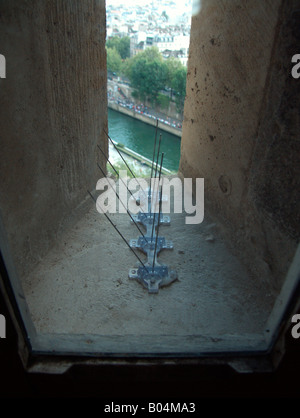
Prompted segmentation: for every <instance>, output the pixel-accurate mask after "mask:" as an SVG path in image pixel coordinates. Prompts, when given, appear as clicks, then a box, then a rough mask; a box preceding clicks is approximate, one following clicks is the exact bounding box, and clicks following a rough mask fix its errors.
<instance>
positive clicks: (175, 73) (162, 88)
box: [106, 37, 187, 112]
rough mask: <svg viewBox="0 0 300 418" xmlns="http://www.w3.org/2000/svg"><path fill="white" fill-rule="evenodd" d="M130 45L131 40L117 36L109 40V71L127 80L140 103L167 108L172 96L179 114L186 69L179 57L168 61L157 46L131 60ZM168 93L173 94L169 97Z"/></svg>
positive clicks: (184, 87)
mask: <svg viewBox="0 0 300 418" xmlns="http://www.w3.org/2000/svg"><path fill="white" fill-rule="evenodd" d="M115 38H116V39H115ZM126 39H127V40H126ZM126 45H127V47H125V46H126ZM129 45H130V43H129V38H118V37H114V38H111V39H110V40H108V41H107V44H106V47H107V70H108V71H109V72H111V73H115V74H117V75H121V76H125V77H126V78H128V79H129V81H130V84H131V87H133V88H134V89H135V94H134V95H135V97H137V98H139V99H140V100H141V101H143V102H145V101H146V100H149V101H150V102H151V103H152V105H156V104H159V105H160V106H165V107H166V106H167V105H168V101H169V100H170V97H171V99H174V100H175V102H176V105H177V111H179V112H182V111H183V105H184V98H185V91H186V74H187V70H186V67H185V66H184V65H182V64H181V62H180V60H179V59H176V58H173V57H171V58H168V59H167V60H165V59H164V58H163V57H162V55H161V54H160V52H159V50H158V48H156V47H149V48H146V49H145V51H142V52H140V53H138V54H137V55H135V56H134V57H132V58H129V49H130V47H129ZM121 54H122V55H121ZM166 90H169V91H170V96H167V94H166Z"/></svg>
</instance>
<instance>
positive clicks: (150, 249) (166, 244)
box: [129, 237, 173, 261]
mask: <svg viewBox="0 0 300 418" xmlns="http://www.w3.org/2000/svg"><path fill="white" fill-rule="evenodd" d="M129 245H130V247H131V248H138V249H140V250H142V251H143V252H144V253H145V254H148V255H149V258H150V257H151V253H152V260H153V253H154V248H155V240H152V241H151V238H150V237H145V238H144V237H139V238H138V239H131V240H130V242H129ZM163 249H166V250H172V249H173V242H172V241H169V240H166V239H165V237H158V239H157V245H156V254H158V253H159V252H160V251H161V250H163ZM149 258H148V261H150V260H149Z"/></svg>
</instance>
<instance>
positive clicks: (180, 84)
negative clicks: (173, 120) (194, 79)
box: [172, 66, 187, 113]
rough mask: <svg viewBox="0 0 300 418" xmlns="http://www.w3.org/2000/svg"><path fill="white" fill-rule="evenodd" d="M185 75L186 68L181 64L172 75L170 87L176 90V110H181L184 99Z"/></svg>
mask: <svg viewBox="0 0 300 418" xmlns="http://www.w3.org/2000/svg"><path fill="white" fill-rule="evenodd" d="M186 76H187V69H186V67H184V66H182V67H181V68H178V69H177V70H176V71H175V72H174V75H173V79H172V88H173V89H174V90H175V91H176V94H175V101H176V105H177V110H178V112H181V113H182V112H183V106H184V99H185V94H186Z"/></svg>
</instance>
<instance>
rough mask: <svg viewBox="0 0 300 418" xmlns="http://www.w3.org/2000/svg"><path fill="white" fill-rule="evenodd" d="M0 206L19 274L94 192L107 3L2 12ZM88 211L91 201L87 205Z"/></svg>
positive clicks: (58, 3) (28, 4)
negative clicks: (3, 74)
mask: <svg viewBox="0 0 300 418" xmlns="http://www.w3.org/2000/svg"><path fill="white" fill-rule="evenodd" d="M0 39H1V43H0V45H1V46H0V48H1V50H0V52H1V54H3V55H4V56H5V58H6V65H7V74H6V76H7V78H6V79H1V80H0V103H1V113H0V130H1V138H0V141H1V153H0V176H1V183H0V207H1V216H2V219H3V223H4V225H5V229H6V232H7V235H8V237H9V245H10V248H11V251H12V254H13V257H14V260H15V264H16V267H17V270H18V271H19V273H20V274H21V275H22V274H26V273H28V272H29V271H30V269H31V268H32V267H33V266H34V265H35V263H36V262H37V261H38V260H40V259H41V257H43V255H44V254H45V253H46V252H47V250H48V249H49V248H50V247H51V246H52V245H53V243H54V241H55V239H56V236H57V234H58V232H59V231H60V229H61V228H63V227H64V225H65V224H66V220H67V219H68V218H69V217H70V214H72V213H73V211H74V209H75V208H76V207H77V206H78V205H80V203H81V202H82V201H83V200H84V199H85V198H86V196H87V188H90V189H93V188H95V184H96V180H97V179H98V178H99V172H98V169H97V166H96V160H97V154H98V153H97V143H98V144H102V147H103V148H104V149H106V147H107V141H106V138H105V134H104V132H103V128H104V129H105V130H106V131H107V104H106V97H107V92H106V61H105V49H104V45H105V2H104V0H101V1H97V2H95V1H93V0H87V1H84V2H82V1H80V0H75V1H74V0H55V1H38V0H26V1H21V2H20V1H18V0H10V1H9V2H8V1H5V2H1V3H0ZM91 202H92V201H91Z"/></svg>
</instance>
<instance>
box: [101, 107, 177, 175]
mask: <svg viewBox="0 0 300 418" xmlns="http://www.w3.org/2000/svg"><path fill="white" fill-rule="evenodd" d="M108 133H109V136H110V137H111V139H113V140H114V141H116V142H119V143H121V144H123V145H125V146H126V147H128V148H130V149H132V150H133V151H135V152H137V153H139V154H141V155H142V156H144V157H146V158H149V159H150V160H151V161H152V158H153V147H154V140H155V127H154V126H151V125H148V124H146V123H143V122H140V121H139V120H136V119H134V118H131V117H130V116H127V115H124V114H122V113H119V112H116V111H115V110H112V109H108ZM160 134H161V135H162V136H161V145H160V152H164V161H163V167H165V168H167V169H169V170H172V171H175V172H176V171H177V170H178V166H179V159H180V142H181V139H180V138H179V137H177V136H175V135H172V134H169V133H168V132H165V131H162V130H161V129H158V130H157V144H156V149H157V147H158V140H159V135H160Z"/></svg>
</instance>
